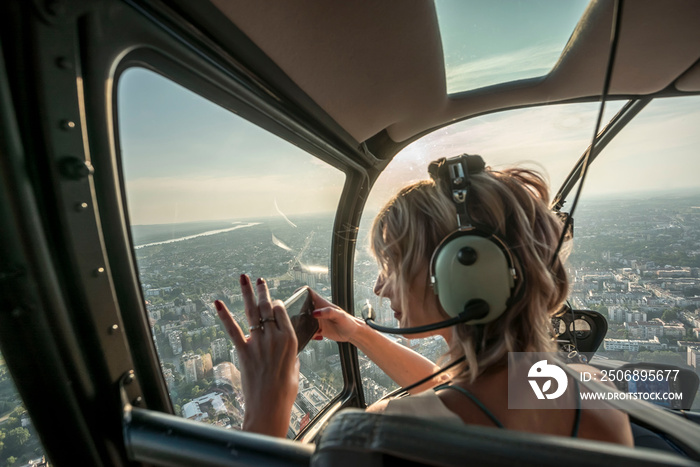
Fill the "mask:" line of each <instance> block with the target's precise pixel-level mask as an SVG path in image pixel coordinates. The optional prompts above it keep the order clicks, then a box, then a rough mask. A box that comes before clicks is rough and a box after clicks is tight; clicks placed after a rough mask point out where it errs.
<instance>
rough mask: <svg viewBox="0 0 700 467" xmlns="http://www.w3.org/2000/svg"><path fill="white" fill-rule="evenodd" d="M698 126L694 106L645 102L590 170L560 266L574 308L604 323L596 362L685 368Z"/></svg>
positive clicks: (694, 287) (698, 198) (677, 100)
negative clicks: (565, 268)
mask: <svg viewBox="0 0 700 467" xmlns="http://www.w3.org/2000/svg"><path fill="white" fill-rule="evenodd" d="M699 125H700V97H698V96H690V97H674V98H663V99H661V98H660V99H655V100H653V101H651V102H650V103H649V104H648V105H647V106H646V107H645V108H644V109H643V110H642V111H641V112H640V113H639V115H637V116H636V117H635V118H634V119H633V120H632V121H631V122H630V123H629V124H628V125H627V126H626V127H625V128H624V129H623V130H622V131H621V132H620V133H619V134H618V135H617V136H616V137H615V138H614V139H613V140H612V142H611V143H610V144H609V145H608V146H607V147H606V148H605V150H604V151H603V152H602V153H601V155H600V156H599V157H598V159H596V161H595V163H593V164H592V165H591V167H590V173H589V174H588V177H587V179H586V182H585V186H584V188H583V195H582V196H581V201H580V203H579V207H578V208H577V210H576V213H575V215H574V217H575V225H576V232H575V235H574V248H573V253H572V255H571V257H570V259H569V264H570V268H571V269H570V273H571V277H572V283H573V290H572V297H571V299H572V303H573V305H574V307H575V308H583V309H591V310H596V311H600V312H601V313H603V314H604V315H605V317H606V318H607V320H608V332H607V336H606V339H605V341H604V346H605V349H603V348H602V347H603V346H601V349H599V351H598V353H597V358H609V359H614V360H622V361H627V362H640V361H646V362H651V363H665V364H672V365H677V366H680V367H682V368H687V365H689V364H694V360H692V359H690V358H689V355H690V353H692V349H693V348H700V347H696V346H700V340H699V339H698V337H699V336H698V332H699V331H700V315H699V314H698V309H699V308H700V279H699V277H700V274H699V271H700V248H699V247H698V245H700V243H699V242H700V234H698V232H700V182H698V178H697V175H696V174H697V173H698V171H699V170H700V161H699V160H698V158H697V152H698V147H700V135H699V134H698V132H697V130H696V129H697V128H698V126H699ZM570 197H571V195H570ZM565 207H566V206H565ZM576 330H577V331H579V325H578V323H576ZM688 349H691V350H688ZM691 366H693V365H691ZM696 401H697V398H696ZM696 404H697V402H696Z"/></svg>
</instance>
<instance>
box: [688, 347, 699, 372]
mask: <svg viewBox="0 0 700 467" xmlns="http://www.w3.org/2000/svg"><path fill="white" fill-rule="evenodd" d="M686 352H687V355H688V360H687V363H688V366H690V367H693V368H695V370H696V371H697V369H698V362H700V343H698V345H689V346H688V350H686Z"/></svg>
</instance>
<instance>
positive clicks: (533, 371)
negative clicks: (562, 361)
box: [527, 360, 569, 399]
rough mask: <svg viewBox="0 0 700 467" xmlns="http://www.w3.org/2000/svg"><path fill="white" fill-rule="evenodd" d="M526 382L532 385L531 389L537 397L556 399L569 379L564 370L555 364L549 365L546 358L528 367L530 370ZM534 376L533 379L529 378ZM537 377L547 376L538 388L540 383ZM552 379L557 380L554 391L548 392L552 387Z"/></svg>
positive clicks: (564, 389)
mask: <svg viewBox="0 0 700 467" xmlns="http://www.w3.org/2000/svg"><path fill="white" fill-rule="evenodd" d="M527 377H528V382H529V383H530V386H532V390H533V391H534V392H535V395H536V396H537V398H538V399H545V398H546V399H556V398H558V397H559V396H561V395H562V394H564V391H566V387H567V386H568V384H569V380H568V378H567V377H566V373H564V370H562V369H561V368H559V367H558V366H557V365H550V364H549V363H547V360H540V361H539V362H537V363H535V364H534V365H532V366H531V367H530V371H528V373H527ZM530 378H535V379H530ZM537 378H540V379H542V378H547V379H546V380H545V381H544V384H543V385H542V387H541V388H540V383H539V382H538V380H537ZM552 379H553V380H554V381H556V382H557V388H556V391H554V392H548V391H549V390H550V389H552Z"/></svg>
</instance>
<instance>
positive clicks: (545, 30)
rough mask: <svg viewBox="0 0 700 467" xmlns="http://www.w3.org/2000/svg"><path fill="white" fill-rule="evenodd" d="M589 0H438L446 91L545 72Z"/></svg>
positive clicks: (553, 62) (555, 59)
mask: <svg viewBox="0 0 700 467" xmlns="http://www.w3.org/2000/svg"><path fill="white" fill-rule="evenodd" d="M587 5H588V0H564V1H562V0H526V1H525V0H523V1H520V0H476V1H474V0H436V1H435V7H436V10H437V15H438V24H439V26H440V34H441V36H442V45H443V53H444V56H445V68H446V70H445V71H446V75H447V92H448V93H454V92H459V91H466V90H470V89H476V88H480V87H483V86H488V85H491V84H496V83H502V82H505V81H511V80H517V79H523V78H534V77H539V76H544V75H546V74H547V73H548V72H549V71H550V70H551V69H552V67H553V66H554V64H555V63H556V62H557V59H558V58H559V55H560V54H561V51H562V50H563V49H564V46H565V45H566V43H567V41H568V40H569V37H570V36H571V33H572V32H573V31H574V28H575V27H576V24H577V23H578V20H579V19H580V18H581V15H582V14H583V12H584V11H585V9H586V6H587Z"/></svg>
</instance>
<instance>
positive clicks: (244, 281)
mask: <svg viewBox="0 0 700 467" xmlns="http://www.w3.org/2000/svg"><path fill="white" fill-rule="evenodd" d="M239 280H240V283H241V285H248V276H246V275H245V274H241V277H240V279H239Z"/></svg>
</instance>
